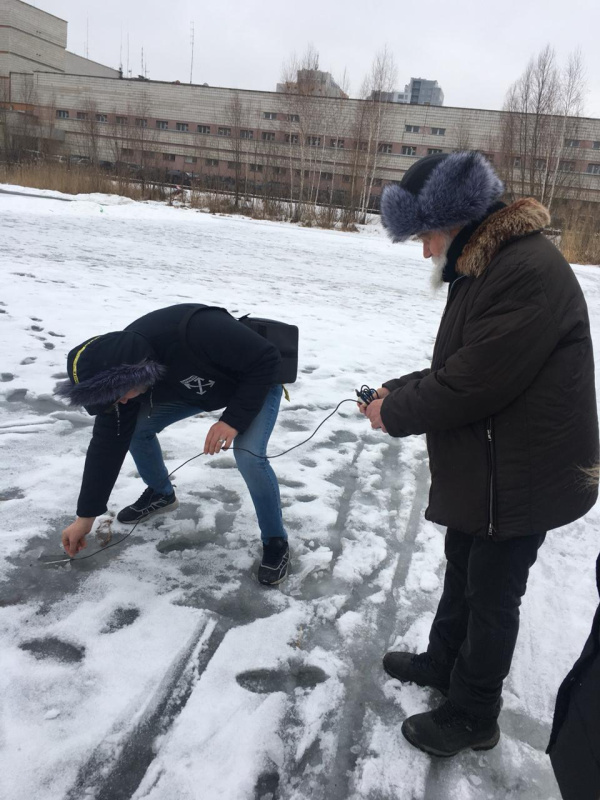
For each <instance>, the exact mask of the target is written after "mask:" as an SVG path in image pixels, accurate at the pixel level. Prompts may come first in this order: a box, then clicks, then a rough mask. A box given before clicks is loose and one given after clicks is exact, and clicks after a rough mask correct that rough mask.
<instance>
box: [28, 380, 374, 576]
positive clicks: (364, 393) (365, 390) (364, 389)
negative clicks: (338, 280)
mask: <svg viewBox="0 0 600 800" xmlns="http://www.w3.org/2000/svg"><path fill="white" fill-rule="evenodd" d="M371 392H372V393H374V394H377V393H376V392H375V389H369V387H368V386H361V389H360V392H359V391H358V390H357V391H356V394H357V396H358V397H359V398H360V399H361V401H362V402H364V403H365V404H366V405H368V404H369V403H370V402H371V401H372V400H373V397H374V394H370V393H371ZM377 396H379V395H377ZM365 398H368V400H367V399H365ZM356 402H357V400H354V399H351V398H349V399H346V400H341V401H340V402H339V403H338V404H337V406H336V407H335V408H334V409H333V411H332V412H331V414H328V415H327V416H326V417H325V419H324V420H323V421H322V422H320V423H319V424H318V425H317V427H316V428H315V429H314V431H313V432H312V433H311V435H310V436H309V437H308V439H304V441H302V442H299V443H298V444H295V445H294V446H293V447H289V448H288V449H287V450H284V451H283V452H281V453H277V454H275V455H272V456H271V455H268V454H267V455H264V456H261V455H259V454H258V453H253V452H252V450H246V448H245V447H232V448H231V450H233V451H235V450H238V451H240V452H242V453H250V455H251V456H255V457H256V458H264V459H267V460H270V459H272V458H280V457H281V456H285V455H286V454H287V453H291V451H292V450H295V449H296V448H297V447H301V446H302V445H303V444H306V443H307V442H310V440H311V439H312V438H313V436H315V435H316V433H317V432H318V431H319V430H320V429H321V428H322V427H323V425H324V424H325V423H326V422H327V420H328V419H331V417H333V415H334V414H336V413H337V411H338V409H339V407H340V406H341V405H343V404H344V403H356ZM229 451H230V450H229V448H228V449H227V450H223V451H222V452H224V453H227V452H229ZM204 455H206V453H197V454H196V455H195V456H192V457H191V458H188V459H187V461H184V462H183V463H182V464H180V465H179V466H178V467H175V469H174V470H172V472H169V474H168V475H167V478H170V477H171V475H174V474H175V473H176V472H177V470H180V469H181V468H182V467H185V465H186V464H189V463H190V461H194V460H195V459H196V458H200V456H204ZM144 519H145V518H144V517H142V519H138V521H137V522H136V523H135V524H134V526H133V528H132V529H131V530H130V531H129V533H126V534H125V536H122V537H121V538H120V539H118V540H117V541H116V542H111V543H110V544H107V545H105V546H104V547H102V548H100V550H94V552H93V553H88V554H87V555H85V556H78V557H75V556H68V557H67V558H61V559H57V560H56V561H46V562H44V563H45V565H46V566H51V565H52V564H67V563H68V562H70V561H83V560H84V559H86V558H92V556H97V555H98V553H103V552H104V551H105V550H108V549H109V548H110V547H115V546H116V545H118V544H121V543H122V542H124V541H125V539H128V538H129V537H130V536H131V534H132V533H133V532H134V531H135V529H136V528H137V526H138V525H139V524H140V522H143V521H144Z"/></svg>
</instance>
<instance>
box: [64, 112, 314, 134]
mask: <svg viewBox="0 0 600 800" xmlns="http://www.w3.org/2000/svg"><path fill="white" fill-rule="evenodd" d="M56 116H57V117H58V119H69V118H70V115H69V111H68V110H67V109H64V108H59V109H57V111H56ZM92 116H94V117H95V119H96V122H108V114H101V113H94V114H91V113H88V112H87V111H78V112H77V116H76V119H79V120H85V119H91V118H92ZM279 117H281V118H282V119H283V120H284V121H286V122H296V123H298V122H300V115H299V114H279ZM115 119H116V123H117V125H128V124H129V117H123V116H116V117H115ZM263 119H270V120H276V119H278V115H277V113H276V112H275V111H264V112H263ZM135 122H136V125H139V126H141V127H146V126H147V124H148V120H147V119H143V118H142V117H136V119H135ZM156 127H157V128H160V129H161V130H169V120H166V119H161V120H157V121H156ZM198 127H202V126H198ZM175 130H177V131H188V130H189V123H187V122H176V123H175Z"/></svg>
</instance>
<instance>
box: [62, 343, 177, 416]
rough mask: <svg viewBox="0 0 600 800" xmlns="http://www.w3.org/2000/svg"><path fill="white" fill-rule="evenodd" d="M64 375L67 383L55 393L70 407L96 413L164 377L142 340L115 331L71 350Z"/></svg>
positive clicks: (163, 371) (149, 347) (148, 344)
mask: <svg viewBox="0 0 600 800" xmlns="http://www.w3.org/2000/svg"><path fill="white" fill-rule="evenodd" d="M67 372H68V374H69V380H68V381H63V382H62V383H60V384H59V385H58V386H57V388H56V391H55V393H56V394H57V395H58V396H59V397H64V398H65V399H67V400H68V401H69V404H70V405H71V406H85V407H86V408H88V410H90V413H95V412H96V411H97V410H98V409H100V408H106V407H107V406H110V405H111V404H112V403H115V402H116V401H117V400H118V399H119V397H122V396H123V395H124V394H126V393H127V392H128V391H130V390H131V389H134V388H136V387H139V386H144V387H150V386H153V385H154V384H155V383H156V382H157V381H159V380H160V379H161V377H163V375H164V374H165V373H166V367H164V366H162V365H161V364H159V363H158V362H157V361H156V360H155V357H154V352H153V350H152V347H151V345H150V343H149V342H148V341H147V340H146V339H145V338H144V337H143V336H141V335H140V334H138V333H135V332H134V331H117V332H113V333H107V334H104V335H102V336H96V337H93V338H92V339H88V340H87V341H85V342H83V343H82V344H80V345H78V346H77V347H74V348H73V350H71V352H70V353H69V355H68V357H67ZM91 409H94V411H92V410H91Z"/></svg>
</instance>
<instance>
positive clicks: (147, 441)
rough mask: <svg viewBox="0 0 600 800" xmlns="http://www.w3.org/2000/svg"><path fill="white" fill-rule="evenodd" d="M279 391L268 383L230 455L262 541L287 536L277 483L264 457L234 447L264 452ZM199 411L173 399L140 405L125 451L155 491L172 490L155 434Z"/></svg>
mask: <svg viewBox="0 0 600 800" xmlns="http://www.w3.org/2000/svg"><path fill="white" fill-rule="evenodd" d="M281 393H282V387H281V386H280V385H279V384H277V385H275V386H272V387H271V388H270V389H269V393H268V395H267V397H266V400H265V402H264V403H263V407H262V408H261V410H260V411H259V412H258V414H257V415H256V417H255V418H254V419H253V420H252V422H251V423H250V427H249V428H248V429H247V430H246V431H244V433H240V434H239V435H238V436H236V438H235V439H234V441H233V454H234V456H235V460H236V463H237V466H238V469H239V471H240V472H241V473H242V477H243V479H244V480H245V481H246V486H247V487H248V490H249V492H250V497H251V498H252V502H253V503H254V508H255V510H256V516H257V518H258V525H259V528H260V534H261V538H262V540H263V542H265V541H268V540H269V539H271V538H273V537H274V536H281V537H283V538H284V539H287V533H286V531H285V528H284V527H283V520H282V516H281V498H280V496H279V484H278V483H277V478H276V477H275V473H274V472H273V469H272V467H271V465H270V464H269V462H268V461H267V459H266V458H257V457H256V456H253V455H250V453H244V452H240V451H239V450H238V448H244V449H246V450H251V451H252V452H253V453H257V454H258V455H260V456H265V455H266V453H267V445H268V443H269V437H270V436H271V432H272V431H273V428H274V426H275V421H276V420H277V414H278V413H279V404H280V402H281ZM200 411H201V409H199V408H197V407H195V406H190V405H187V403H177V402H174V403H160V404H159V405H156V406H154V408H152V409H150V406H149V405H146V404H144V405H143V406H142V407H141V409H140V413H139V414H138V419H137V423H136V427H135V431H134V433H133V437H132V439H131V443H130V445H129V452H130V453H131V455H132V457H133V460H134V461H135V465H136V467H137V470H138V472H139V473H140V476H141V478H142V480H143V481H144V483H145V484H146V485H147V486H149V487H150V488H151V489H154V491H155V492H159V493H160V494H170V493H171V492H172V491H173V485H172V483H171V481H170V480H169V477H168V472H167V468H166V467H165V462H164V459H163V454H162V450H161V449H160V444H159V441H158V438H157V436H156V434H157V433H160V431H162V430H163V429H164V428H166V427H167V426H168V425H172V424H173V423H174V422H179V420H181V419H185V418H186V417H192V416H194V415H195V414H198V413H200Z"/></svg>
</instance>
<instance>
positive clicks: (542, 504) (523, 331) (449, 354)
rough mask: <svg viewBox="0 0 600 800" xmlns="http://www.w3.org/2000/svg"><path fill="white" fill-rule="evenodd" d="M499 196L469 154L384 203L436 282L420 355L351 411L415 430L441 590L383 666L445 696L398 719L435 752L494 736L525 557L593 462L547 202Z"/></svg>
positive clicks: (588, 398) (426, 162)
mask: <svg viewBox="0 0 600 800" xmlns="http://www.w3.org/2000/svg"><path fill="white" fill-rule="evenodd" d="M502 192H503V186H502V183H501V181H500V180H499V178H498V177H497V175H496V174H495V172H494V170H493V168H492V167H491V165H490V164H489V162H488V161H487V160H486V159H485V158H484V157H483V156H482V155H481V154H479V153H476V152H459V153H453V154H439V155H437V154H436V155H432V156H428V157H427V158H423V159H421V160H420V161H418V162H417V163H415V164H414V165H413V166H412V167H411V168H410V169H409V170H408V171H407V172H406V174H405V175H404V178H403V180H402V182H401V184H400V185H399V186H389V187H387V188H386V190H385V193H384V195H383V199H382V203H381V215H382V221H383V224H384V226H385V228H386V229H387V231H388V233H389V235H390V236H391V238H392V239H393V241H395V242H401V241H404V240H406V239H408V238H409V237H411V236H418V237H419V238H420V239H421V241H422V244H423V256H424V257H425V258H431V259H432V261H433V262H434V264H435V266H436V268H437V269H438V270H439V272H440V275H441V279H442V281H444V282H446V283H447V284H448V300H447V304H446V308H445V311H444V314H443V316H442V320H441V323H440V328H439V331H438V335H437V339H436V342H435V348H434V352H433V360H432V363H431V367H429V368H427V369H424V370H421V371H420V372H413V373H411V374H409V375H404V376H403V377H401V378H397V379H395V380H390V381H388V382H387V383H384V384H383V386H382V387H381V388H380V389H379V390H378V392H379V398H380V399H376V400H375V401H373V402H372V403H370V405H368V406H363V407H361V410H362V412H363V413H364V414H366V416H367V417H368V419H369V420H370V422H371V425H372V427H373V428H381V429H382V430H383V431H385V432H387V433H388V434H389V435H390V436H395V437H401V436H410V435H412V434H422V433H425V434H426V435H427V448H428V452H429V464H430V470H431V490H430V496H429V506H428V508H427V511H426V512H425V517H426V518H427V519H428V520H430V521H432V522H435V523H437V524H439V525H443V526H445V527H446V528H447V532H446V538H445V554H446V574H445V579H444V588H443V592H442V597H441V599H440V602H439V606H438V609H437V613H436V615H435V619H434V621H433V624H432V627H431V632H430V635H429V646H428V648H427V651H426V652H425V653H419V654H417V655H414V654H411V653H407V652H390V653H387V654H386V655H385V658H384V661H383V665H384V668H385V670H386V671H387V672H388V673H389V674H390V675H391V676H393V677H394V678H397V679H398V680H400V681H412V682H414V683H417V684H418V685H420V686H430V687H433V688H435V689H438V690H439V691H441V692H442V693H443V694H444V695H446V696H447V700H445V702H443V703H442V704H441V705H440V706H439V707H438V708H436V709H435V710H433V711H429V712H426V713H423V714H416V715H414V716H411V717H409V718H408V719H406V720H405V721H404V723H403V725H402V732H403V734H404V736H405V737H406V738H407V739H408V741H409V742H411V744H413V745H415V746H416V747H418V748H420V749H421V750H423V751H425V752H427V753H431V754H433V755H438V756H452V755H455V754H456V753H458V752H460V751H461V750H463V749H466V748H473V749H475V750H487V749H490V748H492V747H494V746H495V745H496V744H497V742H498V739H499V736H500V731H499V728H498V724H497V718H498V715H499V712H500V707H501V692H502V682H503V680H504V679H505V678H506V676H507V675H508V672H509V669H510V664H511V660H512V656H513V651H514V647H515V643H516V640H517V633H518V628H519V605H520V603H521V598H522V597H523V595H524V593H525V588H526V585H527V577H528V573H529V569H530V568H531V566H532V565H533V563H534V562H535V560H536V557H537V552H538V548H539V547H540V545H541V544H542V542H543V541H544V538H545V536H546V533H547V531H549V530H552V529H554V528H560V527H562V526H563V525H567V524H568V523H570V522H573V520H576V519H578V518H579V517H582V516H583V515H584V514H585V513H587V511H589V509H590V508H591V507H592V506H593V504H594V503H595V502H596V499H597V488H596V487H594V486H590V485H589V484H586V483H585V481H582V480H581V472H580V469H581V467H590V466H591V465H593V464H595V463H596V462H597V458H598V421H597V412H596V398H595V389H594V361H593V353H592V342H591V338H590V327H589V321H588V313H587V308H586V303H585V300H584V297H583V294H582V291H581V288H580V286H579V283H578V282H577V279H576V277H575V275H574V273H573V271H572V269H571V267H570V266H569V264H568V263H567V262H566V261H565V259H564V258H563V257H562V255H561V254H560V252H559V251H558V250H557V249H556V248H555V247H554V245H553V244H551V243H550V242H549V241H548V239H547V238H546V237H545V236H543V235H542V233H541V230H542V229H543V228H544V227H545V226H547V225H548V224H549V222H550V217H549V214H548V212H547V211H546V209H545V208H544V207H543V206H541V205H540V204H539V203H538V202H537V201H536V200H533V199H527V198H524V199H521V200H518V201H517V202H515V203H512V204H511V205H508V206H505V205H504V204H503V203H501V202H499V198H500V196H501V195H502ZM559 535H560V534H559Z"/></svg>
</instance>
